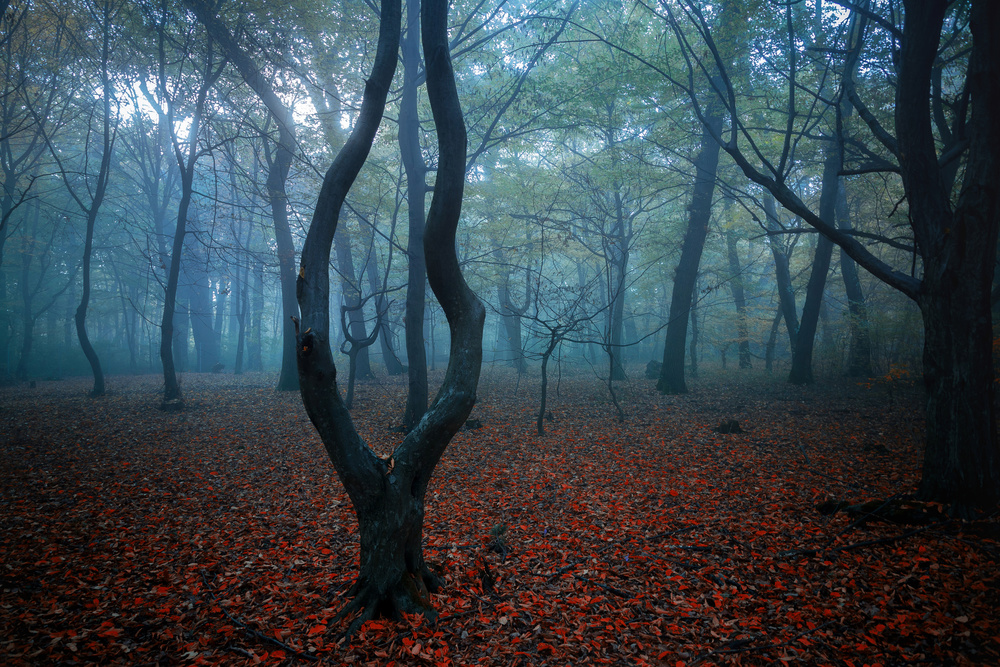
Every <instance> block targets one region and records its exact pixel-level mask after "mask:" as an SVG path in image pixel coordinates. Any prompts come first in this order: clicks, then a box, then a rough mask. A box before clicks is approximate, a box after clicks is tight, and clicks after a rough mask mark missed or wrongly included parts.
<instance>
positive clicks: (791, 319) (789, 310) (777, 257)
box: [764, 192, 799, 351]
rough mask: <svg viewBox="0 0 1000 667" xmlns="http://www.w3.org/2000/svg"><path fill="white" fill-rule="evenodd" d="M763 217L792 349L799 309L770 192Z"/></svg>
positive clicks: (788, 253) (779, 301)
mask: <svg viewBox="0 0 1000 667" xmlns="http://www.w3.org/2000/svg"><path fill="white" fill-rule="evenodd" d="M764 217H765V218H766V220H767V222H766V226H767V231H768V234H769V235H768V245H769V246H770V247H771V257H773V258H774V282H775V284H776V285H777V286H778V304H779V306H780V311H781V318H782V319H783V320H784V321H785V330H786V331H787V332H788V345H789V347H790V348H791V349H792V351H794V350H795V339H796V338H798V335H799V311H798V307H797V306H796V305H795V289H794V288H793V287H792V273H791V270H790V268H789V265H790V263H791V257H790V254H791V253H790V252H788V251H787V250H786V249H785V248H784V247H782V246H781V244H779V242H778V239H780V238H781V236H780V235H779V234H778V233H779V232H780V231H781V225H780V224H779V222H778V211H777V209H776V208H775V205H774V197H772V196H771V193H770V192H765V194H764Z"/></svg>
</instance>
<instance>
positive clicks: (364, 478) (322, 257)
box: [297, 0, 486, 630]
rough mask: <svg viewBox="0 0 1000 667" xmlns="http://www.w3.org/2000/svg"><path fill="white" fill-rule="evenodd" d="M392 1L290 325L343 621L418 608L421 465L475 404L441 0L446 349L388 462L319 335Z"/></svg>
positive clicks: (440, 234)
mask: <svg viewBox="0 0 1000 667" xmlns="http://www.w3.org/2000/svg"><path fill="white" fill-rule="evenodd" d="M400 13H401V12H400V3H399V0H383V2H382V11H381V18H380V23H379V41H378V48H377V51H376V55H375V62H374V65H373V68H372V75H371V77H370V78H369V79H368V81H367V84H366V86H365V92H364V96H363V98H362V104H361V111H360V113H359V116H358V120H357V122H356V124H355V126H354V130H353V131H352V133H351V136H350V137H349V138H348V140H347V142H346V143H345V144H344V147H343V148H342V149H341V151H340V153H339V154H338V155H337V157H336V159H335V160H334V162H333V164H332V165H331V167H330V169H329V170H328V171H327V174H326V177H325V178H324V181H323V187H322V190H321V191H320V195H319V198H318V201H317V205H316V211H315V213H314V215H313V220H312V223H311V224H310V226H309V232H308V234H307V236H306V242H305V245H304V247H303V249H302V266H301V270H300V272H299V277H298V284H297V289H298V294H299V303H300V306H301V310H302V327H301V329H302V330H301V332H300V333H298V339H297V355H298V362H299V380H300V386H301V391H302V401H303V403H304V405H305V407H306V412H307V413H308V414H309V417H310V419H311V420H312V422H313V424H314V425H315V426H316V429H317V431H319V434H320V436H321V437H322V439H323V443H324V445H325V446H326V449H327V453H328V454H329V456H330V459H331V460H332V461H333V464H334V467H335V468H336V470H337V474H338V476H339V477H340V480H341V482H342V483H343V484H344V487H345V489H346V490H347V493H348V495H349V496H350V498H351V501H352V504H353V505H354V509H355V511H356V512H357V515H358V524H359V526H360V537H361V555H360V572H359V575H358V579H357V581H356V583H355V585H354V587H353V588H352V591H351V594H353V595H354V600H353V601H352V602H351V603H350V604H349V605H347V606H346V607H345V608H344V609H343V610H341V613H340V615H341V616H343V615H344V614H346V613H349V612H350V611H352V610H354V609H359V608H360V609H362V613H361V614H360V616H359V617H358V618H357V619H356V620H355V622H354V624H353V625H352V627H351V628H350V630H353V629H355V628H356V627H358V626H360V624H361V623H362V622H363V621H364V620H366V619H368V618H371V617H372V616H374V615H376V614H388V615H392V616H395V615H398V614H399V613H400V612H419V611H424V612H430V611H431V610H430V607H429V605H430V600H429V598H428V596H427V591H428V590H433V589H434V588H436V587H437V586H438V585H439V584H440V583H441V581H440V579H439V578H438V577H437V576H435V575H433V574H432V573H431V572H430V570H429V569H428V568H427V566H426V564H425V563H424V561H423V555H422V530H423V517H424V512H423V507H424V497H425V494H426V490H427V484H428V482H429V480H430V477H431V473H432V471H433V469H434V467H435V466H436V465H437V462H438V461H439V460H440V458H441V455H442V454H443V453H444V450H445V448H446V447H447V445H448V442H449V441H450V440H451V438H452V436H454V434H455V433H456V432H457V431H458V429H459V428H460V427H461V425H462V424H463V423H464V421H465V419H466V417H467V416H468V414H469V412H470V411H471V410H472V407H473V405H474V403H475V392H476V387H477V386H478V382H479V370H480V366H481V362H482V331H483V322H484V319H485V315H486V312H485V309H484V308H483V306H482V304H481V303H480V302H479V300H478V299H477V298H476V297H475V295H474V294H473V293H472V292H471V290H469V288H468V286H467V285H466V284H465V281H464V279H463V278H462V274H461V269H460V268H459V264H458V258H457V256H456V254H455V230H456V227H457V224H458V220H459V216H460V213H461V203H462V193H463V189H464V184H465V151H466V138H465V137H466V135H465V126H464V122H463V120H462V114H461V108H460V106H459V103H458V94H457V90H456V88H455V81H454V74H453V71H452V69H451V61H450V56H449V50H448V38H447V14H448V10H447V1H446V0H425V3H424V7H423V10H422V15H423V41H424V51H425V53H426V54H427V66H426V71H427V86H428V96H429V98H430V102H431V108H432V110H433V113H434V121H435V127H436V128H437V131H438V140H439V145H440V156H441V159H440V164H439V167H438V175H437V183H436V185H435V189H434V197H433V199H432V202H431V207H430V212H429V214H428V218H427V227H426V234H425V237H424V253H425V259H426V261H427V266H428V268H429V270H428V279H429V281H430V285H431V289H432V290H434V293H435V295H436V296H437V297H438V300H439V301H440V303H441V305H442V308H443V309H444V311H445V314H446V316H447V318H448V323H449V326H450V327H451V330H452V337H451V346H452V349H451V355H450V356H449V363H448V370H447V371H446V373H445V379H444V383H443V384H442V387H441V391H440V392H439V393H438V395H437V397H436V399H435V401H434V403H433V404H432V405H431V407H430V409H429V410H428V411H427V413H426V414H425V415H424V418H423V419H421V420H420V422H419V423H418V424H417V425H416V427H415V428H414V429H413V430H412V431H410V432H409V434H407V436H406V438H404V440H403V442H402V443H401V444H400V445H399V447H397V448H396V450H395V451H394V452H393V455H392V456H391V457H390V458H389V459H382V458H379V457H378V456H376V455H375V453H374V452H373V451H372V450H371V449H369V448H368V446H367V445H365V443H364V441H363V440H362V439H361V438H360V436H359V435H358V433H357V430H356V429H355V427H354V424H353V422H352V420H351V417H350V414H349V413H348V412H347V410H346V408H345V407H344V404H343V402H342V401H341V399H340V394H339V391H338V389H337V384H336V368H335V366H334V364H333V354H332V352H331V349H330V344H329V326H330V324H329V284H330V283H329V256H330V249H331V246H332V242H333V237H334V233H335V231H336V228H337V222H338V218H339V213H340V209H341V206H342V205H343V202H344V199H345V198H346V196H347V191H348V189H349V188H350V186H351V184H352V183H353V182H354V180H355V178H356V177H357V174H358V172H359V171H360V170H361V167H362V165H363V164H364V161H365V159H366V158H367V155H368V153H369V151H370V150H371V145H372V141H373V139H374V137H375V133H376V131H377V129H378V125H379V123H380V121H381V117H382V112H383V109H384V108H385V100H386V97H387V95H388V91H389V86H390V85H391V82H392V77H393V72H394V71H395V66H396V59H397V58H396V56H397V54H396V51H397V49H398V45H399V24H400Z"/></svg>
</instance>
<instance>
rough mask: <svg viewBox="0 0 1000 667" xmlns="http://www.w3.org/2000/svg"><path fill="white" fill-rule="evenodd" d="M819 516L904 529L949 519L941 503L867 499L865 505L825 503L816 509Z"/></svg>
mask: <svg viewBox="0 0 1000 667" xmlns="http://www.w3.org/2000/svg"><path fill="white" fill-rule="evenodd" d="M816 510H817V511H818V512H819V513H820V514H835V513H837V512H844V513H846V514H847V515H849V516H852V517H855V518H858V519H859V521H860V522H861V523H864V522H865V521H885V522H888V523H895V524H902V525H905V526H926V525H928V524H933V523H943V522H945V521H948V520H949V519H950V518H951V517H950V516H949V515H948V514H947V513H946V512H945V507H944V506H943V505H941V504H940V503H926V502H921V501H919V500H903V499H899V498H890V499H889V500H869V501H867V502H864V503H856V504H852V503H850V502H847V501H846V500H833V499H830V500H827V501H825V502H823V503H820V504H819V505H817V506H816Z"/></svg>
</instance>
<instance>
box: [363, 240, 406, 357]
mask: <svg viewBox="0 0 1000 667" xmlns="http://www.w3.org/2000/svg"><path fill="white" fill-rule="evenodd" d="M387 270H388V269H387ZM365 272H366V273H367V275H368V289H370V290H371V291H372V294H375V295H376V297H375V312H376V313H378V316H379V318H378V340H379V344H380V345H381V347H382V361H383V363H385V372H386V373H388V374H389V375H402V374H403V364H402V363H401V362H400V361H399V357H397V356H396V351H395V350H393V349H392V331H391V330H390V328H389V313H388V309H389V304H387V303H386V299H385V289H386V286H385V284H383V283H382V282H380V281H379V279H378V267H377V266H376V265H375V258H374V254H373V255H372V257H370V258H369V260H368V262H367V263H366V264H365Z"/></svg>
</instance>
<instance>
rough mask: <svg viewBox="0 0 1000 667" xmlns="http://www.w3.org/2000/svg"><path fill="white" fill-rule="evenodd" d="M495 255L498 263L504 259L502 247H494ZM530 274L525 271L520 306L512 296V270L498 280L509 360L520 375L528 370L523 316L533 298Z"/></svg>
mask: <svg viewBox="0 0 1000 667" xmlns="http://www.w3.org/2000/svg"><path fill="white" fill-rule="evenodd" d="M493 257H494V259H496V261H497V262H498V263H500V262H502V261H503V255H502V252H501V250H500V248H498V247H494V248H493ZM530 275H531V274H530V273H529V272H528V271H525V279H524V282H525V290H524V302H523V303H522V304H521V306H520V307H517V306H515V305H514V302H513V301H512V299H511V297H510V272H509V271H508V272H507V273H505V274H504V276H503V278H502V279H501V280H499V281H497V301H498V302H499V304H500V320H501V322H502V324H503V331H504V333H506V337H505V338H504V342H505V343H506V345H507V350H508V351H509V352H510V355H511V356H510V359H509V360H508V361H509V363H510V365H511V367H513V368H514V369H516V370H517V374H518V375H524V374H525V373H527V372H528V363H527V361H526V360H525V358H524V343H523V342H522V340H521V316H522V315H524V314H525V313H526V312H527V311H528V304H529V302H530V300H531V299H530V290H531V279H530Z"/></svg>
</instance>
